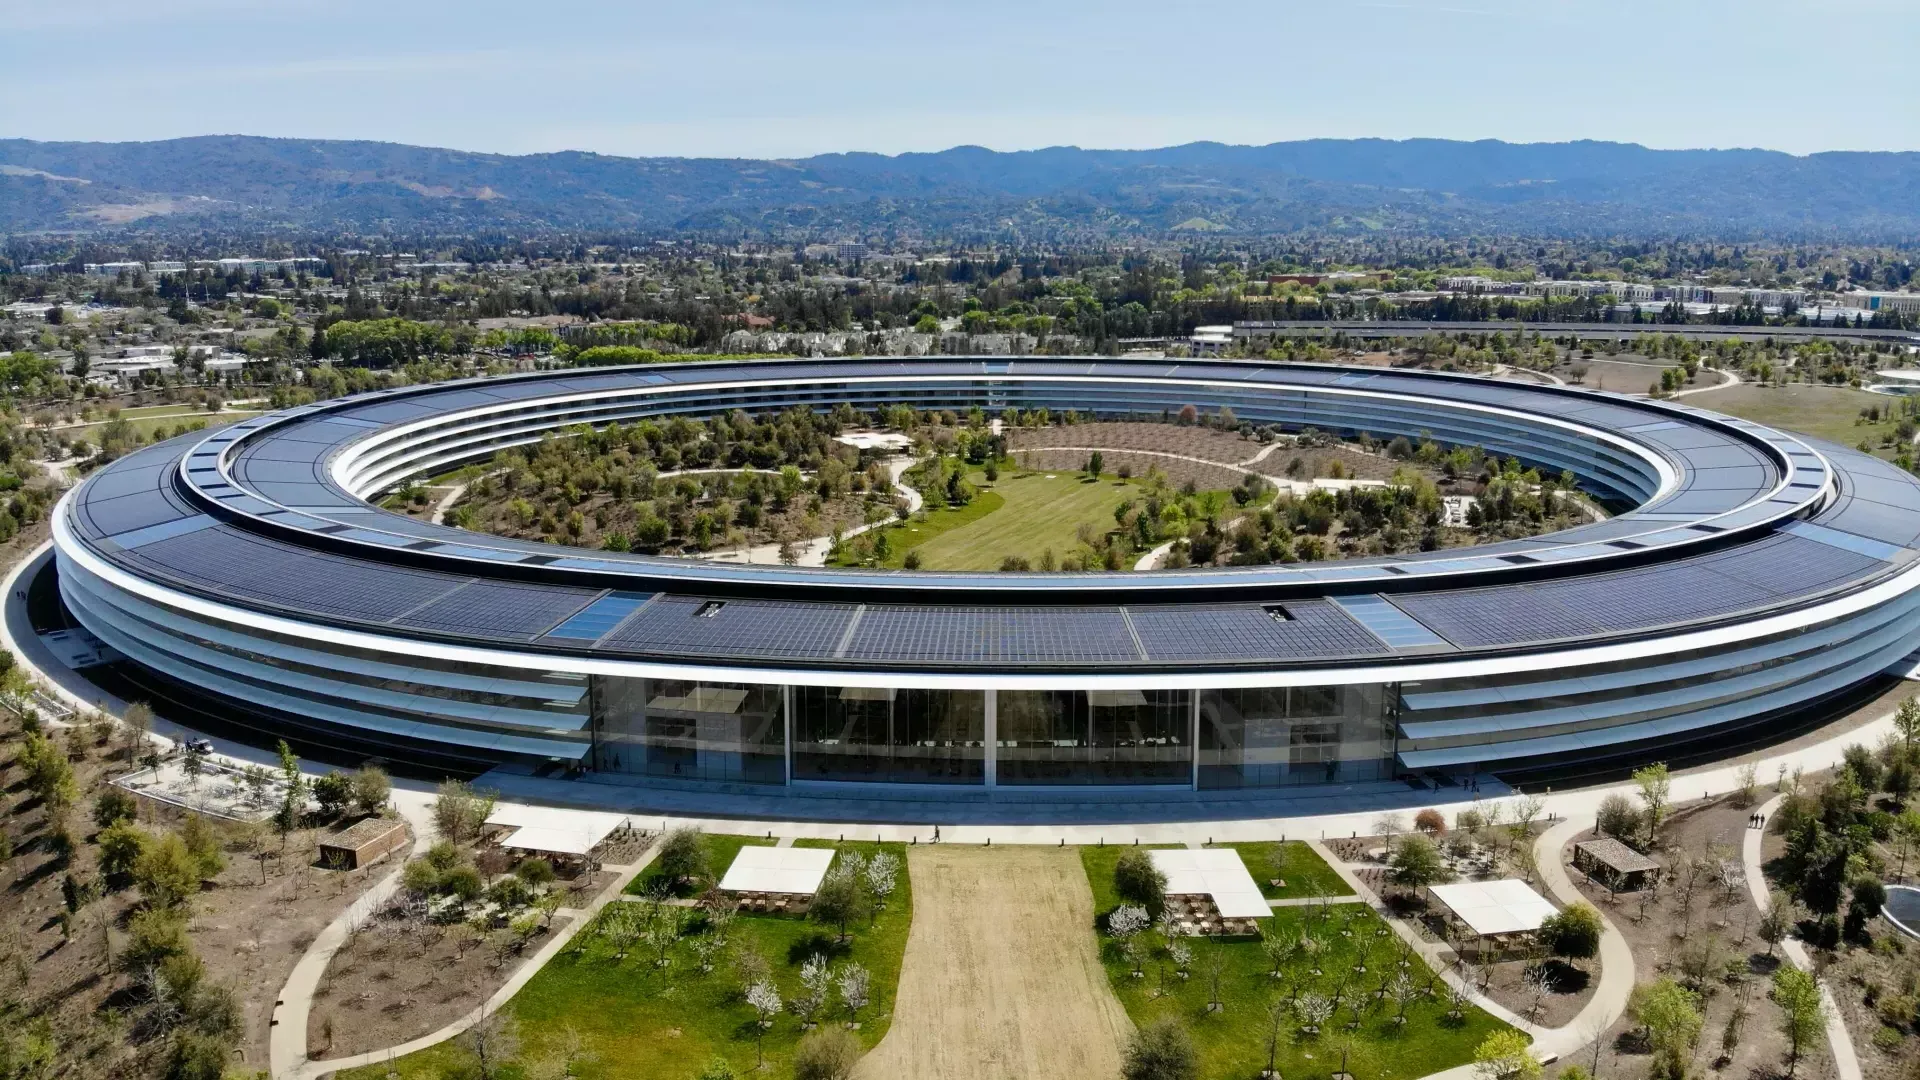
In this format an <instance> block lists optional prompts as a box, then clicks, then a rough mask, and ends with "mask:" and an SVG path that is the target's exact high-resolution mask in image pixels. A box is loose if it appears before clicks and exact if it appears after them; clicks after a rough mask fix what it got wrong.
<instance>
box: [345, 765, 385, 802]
mask: <svg viewBox="0 0 1920 1080" xmlns="http://www.w3.org/2000/svg"><path fill="white" fill-rule="evenodd" d="M392 794H393V782H392V781H391V780H389V779H387V772H386V770H385V769H382V768H380V767H379V766H377V765H368V766H366V767H364V768H361V769H359V770H357V771H356V772H355V773H354V774H353V805H354V808H355V809H356V810H359V811H360V812H361V813H363V814H377V813H379V812H380V811H381V810H382V809H383V808H384V807H385V806H386V805H387V799H388V798H389V797H391V796H392Z"/></svg>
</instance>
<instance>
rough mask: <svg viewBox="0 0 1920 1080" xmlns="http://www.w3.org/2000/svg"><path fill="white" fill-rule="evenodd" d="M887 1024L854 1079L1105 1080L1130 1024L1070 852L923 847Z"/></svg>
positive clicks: (911, 866) (1113, 1071) (914, 865)
mask: <svg viewBox="0 0 1920 1080" xmlns="http://www.w3.org/2000/svg"><path fill="white" fill-rule="evenodd" d="M907 869H908V871H909V872H910V873H911V874H912V875H913V907H914V911H913V932H912V934H911V935H910V936H909V937H908V938H907V955H906V961H905V964H904V965H903V967H902V970H901V975H900V996H899V997H898V999H897V1000H896V1002H895V1005H894V1015H893V1027H892V1028H891V1029H890V1030H888V1032H887V1037H886V1038H884V1039H882V1040H881V1041H880V1045H879V1046H876V1047H874V1049H873V1052H872V1053H869V1054H868V1055H867V1056H866V1058H865V1059H864V1060H862V1061H861V1063H860V1067H859V1069H858V1070H856V1071H855V1073H854V1076H855V1077H856V1080H898V1078H900V1077H913V1078H914V1080H949V1078H951V1080H1105V1078H1107V1077H1114V1076H1118V1075H1119V1074H1120V1048H1121V1044H1122V1043H1123V1042H1124V1041H1125V1039H1126V1036H1127V1033H1128V1032H1129V1031H1130V1030H1131V1028H1132V1024H1131V1023H1130V1022H1129V1021H1128V1020H1127V1014H1126V1013H1125V1012H1124V1011H1122V1009H1121V1008H1120V1003H1119V1001H1117V1000H1115V999H1114V996H1113V993H1112V991H1111V990H1109V989H1108V988H1107V979H1106V973H1105V972H1104V971H1103V970H1102V969H1101V967H1100V961H1099V957H1098V956H1097V955H1096V953H1095V952H1094V948H1095V945H1094V935H1093V894H1092V893H1091V892H1090V891H1089V890H1088V889H1087V878H1086V873H1085V872H1084V871H1083V870H1081V868H1080V857H1079V855H1078V853H1076V852H1075V851H1074V850H1073V849H1071V848H1067V849H1061V848H1045V847H1018V848H1015V847H994V848H981V847H961V846H957V845H956V846H951V847H948V846H940V847H931V846H929V847H916V848H913V849H912V851H911V852H910V853H909V855H908V856H907Z"/></svg>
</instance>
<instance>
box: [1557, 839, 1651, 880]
mask: <svg viewBox="0 0 1920 1080" xmlns="http://www.w3.org/2000/svg"><path fill="white" fill-rule="evenodd" d="M1573 865H1574V866H1576V867H1578V868H1579V869H1580V872H1581V873H1583V874H1585V875H1587V877H1589V878H1591V879H1593V880H1594V881H1598V882H1600V883H1601V884H1602V885H1605V886H1606V887H1607V888H1608V889H1609V890H1611V891H1613V892H1631V891H1633V890H1635V889H1638V888H1640V887H1641V886H1643V885H1645V884H1646V883H1647V877H1648V875H1650V874H1651V875H1658V874H1659V873H1660V862H1659V860H1657V859H1655V858H1653V857H1652V856H1650V855H1643V854H1641V853H1640V852H1638V851H1635V850H1633V849H1632V848H1630V847H1628V846H1627V845H1625V844H1623V843H1621V842H1620V841H1618V840H1615V839H1614V838H1613V837H1611V836H1602V837H1599V838H1598V839H1594V840H1582V841H1580V842H1579V843H1577V844H1575V845H1573Z"/></svg>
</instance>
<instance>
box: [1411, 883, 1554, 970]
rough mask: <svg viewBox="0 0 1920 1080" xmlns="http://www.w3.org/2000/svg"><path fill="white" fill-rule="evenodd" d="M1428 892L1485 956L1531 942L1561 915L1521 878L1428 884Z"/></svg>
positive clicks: (1482, 955) (1481, 954)
mask: <svg viewBox="0 0 1920 1080" xmlns="http://www.w3.org/2000/svg"><path fill="white" fill-rule="evenodd" d="M1427 892H1429V893H1431V894H1432V895H1433V898H1434V899H1435V900H1438V901H1440V903H1441V905H1442V906H1444V907H1445V908H1446V909H1447V911H1448V913H1449V914H1450V915H1451V916H1452V918H1453V920H1454V922H1455V923H1456V924H1458V926H1460V927H1463V928H1464V929H1465V930H1466V936H1468V937H1471V938H1473V939H1474V941H1475V943H1476V951H1477V952H1478V953H1479V954H1480V956H1481V957H1482V958H1485V957H1486V956H1487V955H1488V954H1489V953H1493V954H1499V953H1503V952H1505V951H1507V950H1508V949H1510V948H1512V947H1514V946H1516V945H1520V944H1523V943H1525V942H1527V941H1530V940H1531V939H1532V937H1533V935H1534V933H1535V932H1536V931H1538V930H1539V929H1540V927H1541V925H1542V924H1544V923H1545V922H1546V921H1547V920H1548V919H1550V918H1552V917H1553V916H1555V915H1557V914H1559V910H1558V909H1557V908H1555V907H1554V906H1553V903H1552V902H1551V901H1549V900H1548V899H1547V898H1546V897H1544V896H1541V895H1540V894H1539V893H1537V892H1534V891H1533V886H1531V885H1528V884H1527V883H1526V882H1524V881H1521V880H1520V879H1519V878H1502V879H1500V880H1498V881H1456V882H1452V883H1450V884H1446V885H1429V886H1427Z"/></svg>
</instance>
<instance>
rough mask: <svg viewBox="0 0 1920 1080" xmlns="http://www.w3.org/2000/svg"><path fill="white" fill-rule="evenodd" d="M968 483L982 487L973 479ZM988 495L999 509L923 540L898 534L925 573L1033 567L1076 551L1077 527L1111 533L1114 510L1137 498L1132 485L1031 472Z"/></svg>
mask: <svg viewBox="0 0 1920 1080" xmlns="http://www.w3.org/2000/svg"><path fill="white" fill-rule="evenodd" d="M973 480H974V483H976V484H984V483H985V481H983V480H981V479H980V477H979V475H978V474H976V475H975V476H974V478H973ZM992 491H993V493H994V494H996V495H998V496H1000V498H1001V499H1002V500H1004V501H1003V503H1002V505H1001V506H1000V507H999V508H998V509H995V510H992V511H989V512H987V513H984V514H982V515H981V516H979V517H977V518H975V519H973V520H971V521H961V522H955V523H954V524H952V525H949V526H948V527H946V528H944V529H941V530H940V531H939V532H937V533H935V534H934V535H932V536H930V537H928V538H927V539H925V540H917V541H916V540H914V538H913V534H912V533H905V534H903V538H904V539H905V540H906V546H909V547H913V548H914V549H915V550H918V551H919V552H920V559H921V565H922V566H923V567H924V568H925V569H928V570H998V569H1000V564H1001V562H1003V561H1004V560H1005V559H1006V558H1007V557H1008V556H1012V555H1018V556H1021V557H1023V558H1025V559H1027V560H1028V561H1029V562H1031V563H1032V564H1033V565H1034V566H1035V567H1038V566H1039V565H1040V557H1041V555H1042V554H1043V553H1044V552H1046V551H1048V550H1052V552H1053V553H1054V556H1055V557H1056V558H1058V557H1059V556H1062V555H1065V554H1067V553H1068V552H1070V551H1072V550H1073V549H1074V548H1075V547H1077V546H1078V544H1079V541H1078V540H1077V539H1075V533H1076V532H1077V531H1078V530H1079V528H1080V524H1081V523H1082V522H1086V523H1089V524H1091V525H1092V526H1093V528H1094V529H1095V530H1096V531H1098V532H1099V533H1101V534H1105V533H1106V532H1108V531H1109V530H1111V529H1113V527H1114V523H1113V510H1114V507H1116V506H1118V505H1119V504H1120V503H1121V502H1123V501H1125V500H1126V499H1128V498H1130V497H1132V496H1134V495H1137V494H1139V492H1140V488H1139V487H1138V486H1136V485H1135V484H1133V483H1132V482H1131V481H1124V480H1113V479H1108V478H1106V477H1102V478H1101V479H1099V480H1089V479H1087V478H1086V476H1085V475H1084V474H1080V473H1068V472H1059V473H1040V472H1035V473H1018V474H1015V475H1008V474H1006V473H1002V474H1001V475H1000V480H999V481H998V482H997V483H995V484H994V485H993V487H992ZM974 501H975V502H979V501H980V500H979V499H977V498H976V499H975V500H974ZM967 509H968V510H971V509H972V507H971V506H969V507H968V508H967ZM963 513H964V511H963ZM894 542H895V543H896V545H898V544H899V543H900V541H898V540H896V541H894Z"/></svg>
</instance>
